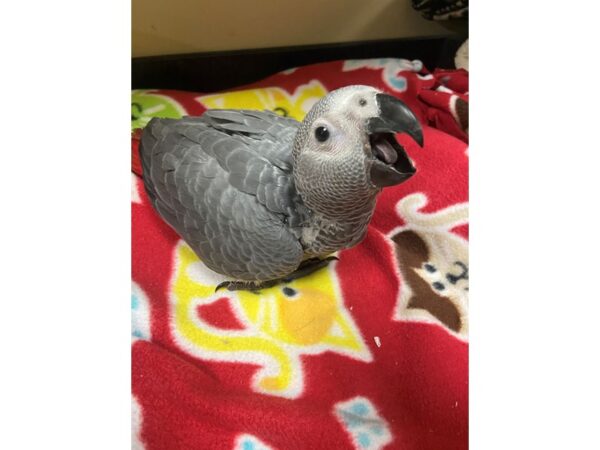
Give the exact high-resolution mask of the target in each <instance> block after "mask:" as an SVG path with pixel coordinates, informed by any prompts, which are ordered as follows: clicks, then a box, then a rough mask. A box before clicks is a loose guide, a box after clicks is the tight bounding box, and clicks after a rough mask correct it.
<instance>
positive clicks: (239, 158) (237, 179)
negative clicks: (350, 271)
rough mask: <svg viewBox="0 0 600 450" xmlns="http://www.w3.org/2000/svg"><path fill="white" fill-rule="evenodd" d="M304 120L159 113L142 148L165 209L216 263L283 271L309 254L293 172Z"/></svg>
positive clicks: (255, 274)
mask: <svg viewBox="0 0 600 450" xmlns="http://www.w3.org/2000/svg"><path fill="white" fill-rule="evenodd" d="M298 125H299V124H298V122H296V121H294V120H292V119H286V118H282V117H279V116H277V115H275V114H269V113H262V112H256V111H230V110H216V111H209V112H207V113H205V114H204V115H203V116H202V117H193V118H192V117H188V118H184V119H180V120H170V119H153V120H152V121H150V123H149V124H148V126H147V127H146V129H145V131H144V134H143V135H142V141H141V146H140V153H141V159H142V165H143V170H144V183H145V186H146V190H147V192H148V194H149V197H150V198H151V200H152V202H153V204H154V206H155V208H156V209H157V210H158V212H159V213H160V214H161V216H162V217H163V218H164V219H165V220H166V221H167V222H168V223H169V224H170V225H171V226H172V227H173V228H174V229H175V230H176V231H177V232H178V233H179V234H180V235H181V237H183V239H184V240H185V241H186V242H187V243H188V244H189V245H190V246H191V247H192V248H193V249H194V251H195V252H196V253H197V254H198V256H199V257H200V258H201V259H202V260H203V262H204V263H205V264H206V265H207V266H208V267H210V268H211V269H213V270H215V271H217V272H220V273H224V274H227V275H229V276H231V277H234V278H238V279H245V280H248V279H252V280H266V279H276V278H280V277H282V276H284V275H287V274H288V273H289V272H291V271H293V270H294V269H295V268H296V267H297V265H298V264H299V262H300V261H301V260H302V256H303V251H302V247H301V245H300V243H299V239H298V237H299V235H298V230H299V227H300V225H301V223H302V221H303V220H304V219H303V215H304V214H305V212H304V209H303V207H302V202H301V200H300V198H299V196H298V194H297V192H296V189H295V186H294V182H293V176H292V174H291V169H292V167H291V156H290V154H291V145H292V142H293V137H294V135H295V132H296V130H297V128H298Z"/></svg>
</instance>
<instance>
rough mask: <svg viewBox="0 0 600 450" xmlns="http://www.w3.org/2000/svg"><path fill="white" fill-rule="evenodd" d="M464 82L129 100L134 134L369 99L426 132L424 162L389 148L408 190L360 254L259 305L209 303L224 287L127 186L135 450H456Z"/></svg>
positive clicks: (374, 227) (388, 77)
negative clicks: (200, 117)
mask: <svg viewBox="0 0 600 450" xmlns="http://www.w3.org/2000/svg"><path fill="white" fill-rule="evenodd" d="M442 78H443V79H442ZM466 79H467V75H466V72H464V71H455V72H444V73H443V74H442V75H441V76H440V73H438V72H436V73H435V74H429V73H428V72H427V71H426V70H425V69H424V68H422V67H421V64H420V63H419V62H409V61H404V60H398V59H391V60H364V61H343V62H342V61H340V62H334V63H327V64H319V65H313V66H307V67H304V68H299V69H295V70H290V71H286V72H283V73H280V74H277V75H274V76H272V77H270V78H268V79H266V80H264V81H262V82H260V83H256V84H255V85H253V86H249V87H246V88H245V89H244V90H241V91H236V92H232V93H223V94H211V95H201V94H196V93H186V92H174V91H134V92H133V93H132V127H133V128H138V127H143V126H144V125H145V123H147V122H148V120H149V119H150V117H152V116H163V117H179V116H181V115H182V114H189V115H197V114H201V113H202V112H203V111H204V110H205V109H206V108H214V107H219V108H257V109H271V110H274V111H276V112H278V113H280V114H285V115H289V116H292V117H295V118H297V119H299V120H301V119H302V117H303V116H304V114H305V113H306V112H307V111H308V109H310V106H312V104H314V102H315V101H316V100H317V99H318V98H320V97H321V96H323V95H325V94H326V93H327V92H328V91H330V90H332V89H335V88H337V87H341V86H344V85H348V84H369V85H373V86H375V87H378V88H380V89H382V90H384V91H387V92H389V93H392V94H394V95H396V96H398V97H399V98H401V99H403V100H404V101H405V102H407V103H408V104H409V105H410V106H411V107H412V108H413V110H414V111H415V112H416V113H417V114H418V116H419V118H420V119H421V120H422V122H423V123H424V124H429V125H431V126H435V127H437V128H438V129H436V128H432V127H429V126H425V127H424V136H425V148H424V149H419V148H418V147H416V146H415V145H413V143H412V141H410V140H409V139H406V140H404V139H402V137H401V138H400V139H401V141H402V142H403V144H405V146H406V148H407V151H408V152H409V153H410V155H411V158H412V159H413V160H414V162H415V165H416V167H417V174H416V175H415V176H413V177H412V178H411V179H410V180H409V181H407V182H406V183H404V184H402V185H400V186H397V187H394V188H389V189H386V190H384V192H383V194H382V195H381V196H380V198H379V200H378V204H377V209H376V212H375V215H374V218H373V221H372V223H371V226H370V228H369V232H368V234H367V237H366V238H365V240H364V241H363V242H362V243H361V244H360V245H358V246H357V247H355V248H353V249H350V250H347V251H343V252H341V253H340V254H339V261H337V262H335V263H333V264H331V265H330V266H329V267H328V268H325V269H322V270H320V271H319V272H316V273H315V274H313V275H311V276H309V277H306V278H304V279H300V280H296V281H294V282H292V283H290V284H288V285H286V286H276V287H273V288H270V289H267V290H264V291H262V292H261V294H260V295H255V294H252V293H247V292H236V293H229V292H224V291H220V292H219V293H217V294H215V293H214V287H215V286H216V284H218V283H219V282H220V281H221V280H223V277H221V276H220V275H218V274H215V273H213V272H211V271H210V270H208V269H207V268H206V267H205V266H204V265H203V264H202V262H201V261H200V260H198V258H197V257H196V256H195V255H194V253H193V252H192V251H191V250H190V249H189V247H187V245H185V244H184V243H183V242H182V241H181V240H180V239H179V237H178V236H177V235H176V234H175V232H174V231H173V230H171V229H170V228H169V227H168V226H167V225H166V224H165V223H164V222H163V221H162V220H161V219H160V217H159V216H158V215H157V214H156V213H155V211H154V210H153V209H152V207H151V205H150V204H149V202H148V199H147V197H146V195H145V192H144V190H143V185H142V182H141V180H140V178H139V177H138V176H137V175H133V176H132V246H133V248H132V279H133V281H132V319H133V330H132V333H133V344H132V365H133V367H132V370H133V380H132V393H133V442H134V443H133V445H134V447H135V448H146V449H148V450H152V449H169V450H175V449H243V450H253V449H254V450H258V449H280V450H282V449H345V448H349V449H352V448H357V449H382V448H386V449H396V448H398V449H444V450H451V449H466V448H467V446H468V445H467V436H468V431H467V430H468V420H467V418H468V389H467V384H468V345H467V330H468V319H467V302H468V283H469V281H468V265H469V261H468V243H467V238H468V224H467V222H468V206H467V201H468V200H467V197H468V177H467V173H468V155H467V151H466V149H467V146H466V143H465V141H466V139H467V134H466V132H465V129H466V127H465V126H464V122H462V123H461V119H460V117H458V116H457V114H456V99H454V100H452V96H456V98H460V99H461V101H464V102H465V104H466V102H467V101H468V90H467V88H466ZM449 80H450V81H451V82H449ZM461 83H462V84H461ZM439 94H443V95H441V96H440V95H439ZM444 99H445V100H444ZM453 108H454V110H453ZM133 136H134V138H133V155H134V158H133V166H134V172H136V173H137V174H138V175H139V174H141V170H140V167H139V164H138V161H139V160H138V158H137V155H136V148H137V145H136V144H137V140H136V136H137V133H134V135H133ZM454 136H456V137H454Z"/></svg>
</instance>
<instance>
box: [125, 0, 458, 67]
mask: <svg viewBox="0 0 600 450" xmlns="http://www.w3.org/2000/svg"><path fill="white" fill-rule="evenodd" d="M132 8H133V10H132V18H133V19H132V32H133V35H132V45H133V56H134V57H135V56H150V55H167V54H175V53H195V52H207V51H222V50H235V49H247V48H266V47H281V46H289V45H308V44H324V43H332V42H350V41H362V40H372V39H391V38H399V37H412V36H434V35H440V34H447V33H448V31H447V29H445V28H444V27H443V26H442V25H440V24H438V23H434V22H429V21H427V20H425V19H422V18H421V16H420V15H419V13H417V12H416V11H414V10H413V9H412V8H411V6H410V0H298V1H289V0H279V1H278V0H254V1H252V0H246V1H244V0H213V1H209V0H197V1H192V0H170V1H169V0H132Z"/></svg>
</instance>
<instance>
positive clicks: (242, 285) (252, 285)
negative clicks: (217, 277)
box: [215, 280, 281, 294]
mask: <svg viewBox="0 0 600 450" xmlns="http://www.w3.org/2000/svg"><path fill="white" fill-rule="evenodd" d="M280 281H281V280H268V281H261V282H258V283H257V282H254V281H223V282H222V283H219V285H218V286H217V287H216V288H215V292H217V291H218V290H219V289H223V288H226V289H227V290H228V291H249V292H252V293H253V294H260V290H261V289H267V288H270V287H273V286H275V285H276V284H278V283H279V282H280Z"/></svg>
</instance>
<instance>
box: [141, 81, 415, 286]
mask: <svg viewBox="0 0 600 450" xmlns="http://www.w3.org/2000/svg"><path fill="white" fill-rule="evenodd" d="M394 132H405V133H407V134H408V135H410V136H411V137H412V138H413V139H414V140H415V141H416V142H417V143H418V144H419V145H420V146H423V134H422V131H421V127H420V125H419V122H418V121H417V119H416V117H415V115H414V114H413V113H412V112H411V111H410V109H409V108H408V107H407V106H406V105H405V104H404V103H403V102H401V101H400V100H398V99H396V98H395V97H392V96H390V95H386V94H383V93H382V92H380V91H378V90H376V89H374V88H372V87H369V86H348V87H344V88H341V89H338V90H335V91H332V92H331V93H329V94H328V95H327V96H325V97H323V98H322V99H321V100H319V101H318V102H317V103H316V104H315V105H314V106H313V107H312V109H311V110H310V111H309V113H308V114H307V116H306V117H305V119H304V121H303V122H302V123H300V122H297V121H296V120H294V119H291V118H286V117H282V116H279V115H277V114H274V113H271V112H268V111H250V110H208V111H206V112H205V113H204V114H203V115H202V116H200V117H184V118H182V119H158V118H154V119H152V120H151V121H150V122H149V123H148V125H147V126H146V128H145V129H144V131H143V133H142V138H141V144H140V156H141V160H142V167H143V180H144V185H145V188H146V191H147V193H148V195H149V198H150V199H151V201H152V204H153V205H154V208H155V209H156V210H157V211H158V213H159V214H160V215H161V216H162V218H163V219H164V220H165V221H166V222H167V223H168V224H169V225H171V227H173V228H174V229H175V231H177V233H178V234H179V235H180V236H181V237H182V238H183V239H184V240H185V241H186V242H187V243H188V245H189V246H190V247H191V248H192V249H193V250H194V251H195V252H196V254H197V255H198V257H199V258H200V259H201V260H202V261H203V262H204V264H206V266H208V267H209V268H210V269H212V270H213V271H215V272H218V273H221V274H224V275H226V276H227V277H230V278H231V279H232V281H230V282H225V283H222V284H221V285H219V287H227V288H228V289H229V290H236V289H249V290H257V289H260V288H264V287H269V286H273V285H275V284H277V283H278V282H280V281H289V280H291V279H295V278H298V277H300V276H304V275H306V274H308V273H311V272H313V271H315V270H316V269H318V268H320V267H323V266H324V265H326V264H327V262H328V261H329V260H330V259H332V258H327V256H328V255H331V254H332V253H334V252H336V251H338V250H341V249H344V248H349V247H352V246H354V245H356V244H357V243H359V242H360V241H361V240H362V239H363V237H364V236H365V234H366V231H367V225H368V224H369V221H370V220H371V216H372V215H373V210H374V208H375V200H376V197H377V194H379V192H380V191H381V189H382V187H385V186H392V185H396V184H399V183H401V182H403V181H405V180H407V179H408V178H409V177H411V176H412V175H413V174H414V173H415V167H414V165H413V164H412V162H411V160H410V159H409V158H408V156H407V155H406V152H405V151H404V149H403V148H402V147H401V146H400V145H399V144H398V143H397V142H396V139H395V138H394Z"/></svg>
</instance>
